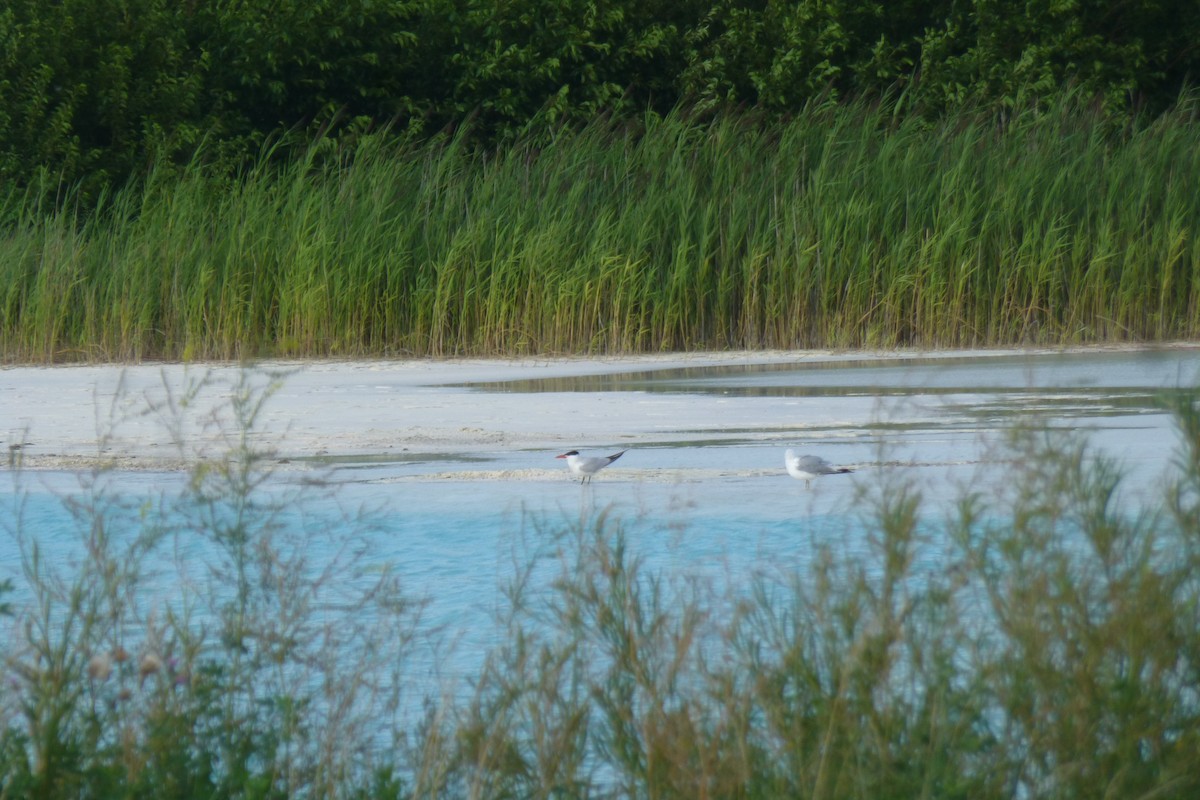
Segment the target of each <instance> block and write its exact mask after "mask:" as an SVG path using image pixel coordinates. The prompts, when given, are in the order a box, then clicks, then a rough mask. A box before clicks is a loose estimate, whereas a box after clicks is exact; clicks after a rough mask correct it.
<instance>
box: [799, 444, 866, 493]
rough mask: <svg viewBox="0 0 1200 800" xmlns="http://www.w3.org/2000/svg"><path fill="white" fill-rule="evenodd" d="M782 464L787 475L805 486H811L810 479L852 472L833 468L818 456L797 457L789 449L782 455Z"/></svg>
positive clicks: (841, 468) (842, 468)
mask: <svg viewBox="0 0 1200 800" xmlns="http://www.w3.org/2000/svg"><path fill="white" fill-rule="evenodd" d="M783 464H784V466H786V467H787V471H788V475H791V476H792V477H793V478H796V479H797V480H802V481H804V485H805V486H811V485H812V479H813V478H819V477H820V476H822V475H840V474H842V473H846V472H852V471H853V470H850V469H847V468H846V467H835V466H833V465H832V464H830V463H829V462H828V461H826V460H825V459H823V458H821V457H820V456H798V455H796V451H795V450H791V449H789V450H788V451H787V452H786V453H784V454H783Z"/></svg>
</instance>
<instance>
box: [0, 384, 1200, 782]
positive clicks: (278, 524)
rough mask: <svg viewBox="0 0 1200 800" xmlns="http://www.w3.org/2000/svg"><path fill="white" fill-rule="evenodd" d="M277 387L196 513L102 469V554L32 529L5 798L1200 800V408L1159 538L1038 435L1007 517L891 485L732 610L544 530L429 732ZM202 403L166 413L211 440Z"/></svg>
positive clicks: (2, 739)
mask: <svg viewBox="0 0 1200 800" xmlns="http://www.w3.org/2000/svg"><path fill="white" fill-rule="evenodd" d="M261 387H262V383H261V382H260V381H258V380H257V379H251V380H243V381H241V382H239V383H237V384H236V385H234V386H232V387H224V386H219V387H216V392H217V394H218V396H221V395H222V394H224V393H225V392H226V391H228V390H232V396H233V398H234V401H233V409H232V411H233V413H232V414H228V415H225V416H224V417H223V418H224V419H226V420H227V424H228V428H227V429H226V433H227V434H228V441H229V442H230V451H229V452H228V453H227V454H226V455H227V456H229V458H222V457H220V456H219V454H216V453H212V452H209V453H206V454H205V455H206V458H205V460H204V461H202V462H200V464H199V465H198V466H196V468H195V470H194V471H193V473H192V475H191V478H192V480H191V481H190V483H189V484H188V486H187V488H186V489H184V490H183V491H182V492H180V493H179V495H178V496H175V495H174V494H172V493H167V494H166V495H164V497H163V499H162V501H161V502H160V503H143V504H141V505H140V506H137V507H132V508H126V507H125V506H124V505H123V502H124V503H127V502H128V500H126V501H122V499H121V497H120V495H119V494H114V493H112V492H111V491H107V490H106V484H105V475H104V473H98V474H96V475H94V476H92V478H91V479H89V480H88V481H87V482H85V485H84V487H83V491H81V492H76V493H73V494H72V496H71V497H70V498H68V499H66V500H65V502H68V503H69V504H70V506H69V507H70V508H72V509H73V510H74V511H75V513H76V519H77V520H78V523H79V525H78V536H79V544H80V545H81V552H83V553H84V555H83V556H82V557H80V558H78V559H74V560H67V559H62V558H58V559H45V558H43V557H42V554H41V553H40V551H39V549H38V540H37V535H36V534H37V531H36V526H34V527H33V528H30V527H28V525H29V524H32V523H26V524H25V525H22V524H21V522H22V516H21V514H20V505H19V504H18V505H17V506H16V507H14V509H12V511H13V516H12V518H11V519H12V520H13V521H14V524H13V526H12V528H11V530H12V531H13V532H14V533H15V534H16V535H17V536H18V540H19V541H20V542H21V543H22V544H23V550H22V553H23V557H22V567H23V570H24V574H23V576H22V577H21V580H22V582H23V584H24V585H25V586H26V587H27V588H28V590H29V594H28V595H26V594H22V595H19V596H21V597H22V598H24V597H31V598H32V599H31V600H29V601H26V600H24V599H23V600H22V601H20V602H9V603H7V604H3V603H0V614H3V615H5V616H10V617H15V619H5V620H4V621H5V624H6V627H5V635H4V640H3V645H4V646H3V648H2V649H0V653H2V655H0V678H2V679H3V693H0V797H2V798H9V797H13V798H16V797H36V798H60V797H62V798H66V797H129V798H134V797H163V798H170V797H179V798H193V797H210V798H226V797H228V798H265V797H278V798H284V797H309V796H319V797H331V798H338V797H345V798H357V797H372V798H377V797H396V798H408V797H413V798H418V797H420V798H426V797H442V798H482V797H486V798H507V797H513V798H517V797H519V798H558V797H578V798H607V797H619V798H629V797H644V798H681V799H682V798H688V800H691V799H692V798H697V797H712V798H785V797H786V798H794V797H805V798H862V800H867V799H868V798H869V799H870V800H886V799H887V798H897V800H899V799H900V798H904V800H908V798H913V797H929V798H960V797H961V798H971V799H972V800H991V799H992V798H994V799H995V800H1008V799H1009V798H1012V797H1026V796H1028V797H1039V798H1083V797H1089V798H1090V797H1161V798H1179V799H1180V800H1182V799H1183V798H1192V797H1195V796H1197V793H1198V792H1200V695H1198V693H1197V686H1200V619H1198V617H1197V608H1200V581H1198V580H1197V575H1198V574H1200V572H1198V570H1200V405H1198V401H1197V398H1196V397H1183V398H1176V399H1173V400H1171V401H1170V402H1171V404H1172V405H1173V407H1174V411H1175V414H1176V419H1177V421H1178V425H1179V430H1180V436H1179V442H1180V444H1179V450H1178V452H1177V453H1175V454H1174V456H1173V460H1172V462H1171V469H1170V470H1169V471H1168V473H1167V474H1166V476H1165V477H1164V480H1163V481H1162V482H1161V484H1160V485H1161V487H1162V488H1161V491H1162V494H1161V497H1159V498H1157V500H1158V502H1154V501H1153V500H1151V501H1150V502H1147V503H1144V504H1142V505H1141V506H1140V507H1141V508H1143V509H1145V510H1144V511H1141V512H1138V513H1132V512H1130V511H1129V510H1128V509H1129V507H1128V506H1126V504H1125V499H1126V498H1125V495H1124V493H1125V491H1126V489H1125V486H1124V483H1123V480H1122V475H1121V470H1120V468H1119V466H1118V465H1117V463H1116V462H1115V461H1113V460H1112V459H1109V458H1107V457H1104V456H1101V455H1099V454H1097V453H1095V452H1093V451H1092V450H1091V448H1090V447H1089V444H1088V442H1087V440H1086V439H1084V438H1082V437H1081V436H1079V435H1077V434H1073V433H1068V432H1062V431H1053V430H1051V431H1046V430H1039V429H1037V428H1030V429H1024V430H1014V431H1013V436H1012V438H1011V441H1010V443H1009V444H1008V445H1007V450H1006V451H1005V452H1003V453H998V454H997V457H998V458H1002V459H1010V460H1011V463H1010V462H1009V461H1002V462H1001V464H1002V468H1003V469H1005V470H1006V471H1005V475H1004V478H1005V480H1004V481H1003V482H1001V483H1000V484H998V485H999V486H1000V487H1001V488H1000V489H999V490H991V491H988V492H987V493H986V494H985V493H973V492H971V491H970V490H969V489H967V490H964V491H963V494H962V495H961V497H960V500H959V502H958V503H957V505H956V506H955V507H954V509H953V510H952V511H951V512H950V513H949V514H948V515H947V516H946V517H945V518H941V517H940V516H939V515H938V514H936V513H935V512H932V511H930V510H929V509H927V508H926V507H925V505H924V503H923V501H922V497H921V493H920V487H919V486H916V485H913V484H911V483H908V482H906V481H905V480H901V479H899V478H897V477H896V476H894V475H892V474H890V473H888V472H886V471H881V473H880V475H881V478H880V480H879V482H878V483H877V484H876V485H874V486H871V487H869V488H868V489H867V490H866V493H865V494H864V495H863V496H862V497H860V498H858V499H857V502H856V503H855V507H856V508H858V509H861V514H862V522H863V524H864V525H865V531H866V532H867V536H866V542H867V546H866V548H865V549H860V548H854V549H853V552H848V551H846V550H845V549H844V548H842V547H841V546H840V543H836V542H834V543H830V544H829V545H827V546H825V547H822V548H820V549H819V551H818V552H817V554H816V558H814V560H813V562H812V564H811V565H810V566H809V567H806V568H802V569H798V570H792V569H770V568H764V570H763V571H761V572H758V573H756V574H749V575H741V576H736V578H737V579H736V580H733V581H730V587H729V588H728V589H716V588H714V584H713V583H711V582H708V581H705V580H702V579H700V578H698V577H696V576H694V575H689V574H688V573H687V571H686V570H679V571H674V570H662V571H655V570H651V569H649V568H647V567H646V565H645V563H643V561H642V560H641V558H640V557H639V555H638V553H637V548H636V546H635V545H634V542H635V538H634V537H633V536H631V535H630V529H629V525H631V524H633V523H634V522H635V521H630V520H620V519H614V518H612V517H611V516H609V515H607V514H606V513H604V512H601V513H600V514H598V515H593V516H590V517H588V518H585V519H583V520H581V521H580V523H579V524H577V525H570V524H568V525H547V524H544V523H543V524H540V525H538V526H535V527H533V528H531V530H530V531H529V532H528V537H527V539H526V540H525V541H526V543H527V544H526V545H525V547H524V549H523V550H520V551H519V552H518V553H517V554H516V555H517V558H516V560H515V563H516V564H517V569H516V572H515V575H514V576H513V578H512V580H511V581H510V582H509V583H508V584H507V585H506V586H505V587H504V599H505V602H503V603H502V604H501V606H502V611H501V612H500V617H499V622H500V624H502V625H503V626H504V630H505V635H504V636H503V637H502V641H500V643H499V644H497V645H496V646H495V647H494V649H493V650H492V651H491V652H490V653H488V654H487V661H486V664H485V666H484V667H483V669H482V670H481V672H480V673H479V674H478V675H475V676H472V683H471V686H472V687H473V693H472V694H471V695H470V696H463V695H462V694H461V693H458V694H456V693H453V692H447V693H446V695H445V696H444V697H437V696H431V697H429V698H428V703H427V714H426V715H425V716H424V717H423V718H421V719H418V720H415V721H414V720H406V719H404V718H403V715H401V714H398V712H397V710H398V708H399V705H398V700H399V696H400V694H402V693H403V692H404V691H406V690H410V689H411V687H412V686H414V685H416V679H415V676H414V674H413V673H412V672H411V671H410V670H411V669H413V667H412V662H410V661H409V660H408V658H409V656H410V654H411V653H412V652H413V648H414V647H415V646H416V644H417V643H420V642H429V641H430V639H431V637H436V633H435V632H431V631H427V630H425V629H424V628H422V627H421V625H420V623H419V618H418V617H417V616H416V612H417V611H418V610H419V609H418V607H416V606H413V605H412V604H410V603H409V602H408V601H407V600H406V598H405V597H404V596H403V593H401V592H399V591H398V589H399V587H398V586H397V585H396V583H395V580H394V578H393V577H392V576H390V575H388V574H387V571H386V570H380V569H371V568H369V567H370V564H371V563H372V561H371V560H370V555H369V552H368V551H365V550H363V549H362V546H363V545H365V544H366V542H367V540H366V539H360V538H359V537H358V536H357V535H353V534H352V533H348V530H349V531H353V530H354V529H353V527H351V528H349V529H347V528H345V527H339V528H338V529H337V531H336V532H333V531H327V530H322V529H321V527H320V526H313V525H309V524H299V523H298V522H297V517H296V513H297V510H298V509H299V510H302V509H303V508H304V507H305V504H306V501H307V500H311V499H312V497H313V492H314V491H316V487H315V486H304V487H302V488H300V489H298V490H296V494H295V496H291V495H289V494H288V493H287V492H284V493H282V494H281V493H280V492H279V491H278V490H277V488H272V483H271V481H270V467H269V464H270V463H271V462H270V459H269V458H267V454H266V453H263V452H260V451H258V450H256V449H255V446H254V445H253V444H252V443H253V442H255V441H257V439H256V438H255V437H254V436H251V435H247V434H249V433H250V432H251V431H252V429H253V426H254V423H255V420H256V418H257V416H258V414H259V413H260V409H261V408H262V407H263V405H262V403H263V401H264V400H265V399H266V398H267V396H268V395H269V391H270V389H267V390H266V394H264V390H263V389H262V388H261ZM206 388H207V387H205V386H203V385H201V384H197V385H196V386H195V387H194V388H193V389H192V390H189V391H188V392H186V393H185V394H184V395H183V396H179V397H171V396H169V395H168V396H166V397H164V398H161V399H159V400H155V401H152V402H154V403H155V413H156V415H157V416H158V417H159V418H160V419H163V420H165V421H166V422H165V424H168V426H169V425H170V424H171V422H170V421H171V420H179V421H182V420H186V419H187V418H188V415H189V414H201V413H203V412H202V411H200V410H199V409H201V408H202V407H203V403H198V402H194V401H196V399H197V398H198V397H200V396H201V395H200V393H201V392H202V391H203V390H205V389H206ZM1014 465H1015V466H1014ZM982 485H987V486H993V484H982ZM934 517H937V518H936V519H935V518H934ZM347 536H351V537H352V538H351V539H349V540H347V539H345V538H344V537H347ZM314 537H315V538H322V537H326V538H328V537H336V538H337V541H339V542H342V543H343V544H344V546H343V547H340V548H337V547H335V548H330V542H329V541H324V542H320V543H316V544H317V545H318V547H319V548H325V549H326V550H327V551H331V552H336V553H337V556H336V557H335V558H334V559H333V563H331V564H328V565H326V564H314V563H311V562H310V561H309V560H308V558H307V554H308V553H309V552H311V549H312V546H313V544H314V543H315V542H314ZM198 541H203V542H204V543H205V548H203V550H202V551H201V552H202V553H203V554H204V555H203V556H199V555H197V551H196V550H195V549H194V545H195V543H196V542H198ZM177 548H182V552H183V554H184V557H183V558H181V559H179V560H176V559H174V558H172V554H173V553H176V552H180V551H178V550H177ZM930 557H933V558H934V559H935V560H936V561H941V562H944V564H945V566H946V568H945V569H937V570H930V568H929V558H930ZM923 562H924V566H922V563H923ZM152 565H156V566H152ZM364 567H366V568H365V569H364ZM172 568H174V569H178V570H179V573H180V574H179V576H175V575H174V573H172V572H171V569H172ZM176 577H178V580H176V579H175V578H176ZM185 578H190V580H189V579H185ZM164 586H169V587H172V591H168V592H164V591H163V590H162V587H164ZM13 588H14V587H13V586H11V585H7V586H6V585H0V595H2V594H3V593H5V592H12V591H13ZM147 598H153V599H154V601H153V602H147ZM0 599H7V600H11V599H12V598H4V597H0ZM11 623H17V624H11ZM450 634H451V635H452V634H453V632H450ZM433 647H434V649H436V644H435V645H433ZM416 669H418V671H421V672H423V670H424V668H423V667H417V668H416Z"/></svg>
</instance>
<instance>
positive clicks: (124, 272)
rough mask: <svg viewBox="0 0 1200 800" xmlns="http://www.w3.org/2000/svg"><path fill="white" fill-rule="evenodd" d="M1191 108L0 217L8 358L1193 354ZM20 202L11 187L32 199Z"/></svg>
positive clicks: (808, 120) (752, 139) (1067, 115)
mask: <svg viewBox="0 0 1200 800" xmlns="http://www.w3.org/2000/svg"><path fill="white" fill-rule="evenodd" d="M1196 123H1197V120H1196V104H1195V98H1194V97H1190V96H1189V97H1185V98H1183V99H1181V101H1180V102H1179V104H1178V105H1177V106H1176V107H1175V108H1174V109H1173V110H1172V111H1171V112H1169V113H1167V114H1165V115H1163V116H1161V117H1159V118H1157V119H1155V120H1153V121H1150V122H1147V123H1145V124H1143V125H1141V126H1138V127H1129V128H1126V129H1122V130H1113V129H1112V128H1111V125H1110V123H1109V122H1108V121H1107V120H1106V119H1105V118H1104V117H1103V116H1102V115H1101V114H1100V113H1099V112H1097V111H1095V110H1094V109H1093V108H1090V107H1088V106H1087V105H1086V104H1085V103H1082V102H1080V101H1079V100H1078V99H1077V98H1074V97H1071V96H1066V97H1064V98H1063V100H1062V102H1061V103H1060V105H1058V106H1056V107H1051V108H1050V109H1048V110H1042V111H1038V112H1034V111H1029V112H1026V113H1017V114H1015V115H1014V116H1013V117H1011V118H1009V119H1007V120H1004V121H1003V122H998V121H996V120H994V119H991V118H987V117H983V116H972V115H970V114H960V115H958V116H955V117H951V118H947V119H943V120H940V121H934V122H930V121H928V120H924V119H922V118H920V117H917V116H903V115H896V114H894V113H893V110H892V109H890V108H889V107H886V106H878V105H871V104H866V103H859V104H847V105H839V106H830V107H816V108H813V109H811V110H809V111H807V112H806V113H804V114H801V115H798V116H797V117H796V118H794V119H792V120H790V121H787V122H779V123H762V122H761V121H758V120H756V119H755V118H753V117H752V116H751V115H741V116H738V115H733V114H730V115H725V116H720V117H717V118H714V119H711V120H704V121H701V120H692V119H688V118H686V117H684V116H683V115H674V116H670V117H667V118H664V119H648V120H647V121H646V122H645V124H644V125H643V126H642V127H640V128H639V129H637V130H627V129H626V128H623V127H616V128H614V127H612V126H609V125H606V124H604V123H599V122H598V123H597V124H595V125H594V126H592V127H589V128H586V129H584V130H582V131H578V132H564V133H563V134H562V135H561V136H559V137H558V138H557V139H555V140H553V141H550V142H548V143H541V144H538V145H536V146H535V145H533V144H527V145H517V146H514V147H512V148H511V149H507V150H504V151H501V152H496V153H486V154H480V153H476V152H471V151H469V150H468V149H467V148H466V147H465V145H463V144H462V143H461V142H460V141H458V140H454V139H451V140H445V141H440V142H437V143H404V142H402V141H398V140H397V139H395V138H393V137H389V136H387V135H386V134H381V135H379V136H377V137H374V138H370V139H366V140H364V141H362V142H361V143H360V144H359V145H358V147H357V149H355V150H354V151H352V152H333V148H332V147H331V146H329V145H328V143H322V142H318V143H316V144H315V145H314V147H313V149H312V151H311V152H310V153H309V154H308V155H307V156H306V157H304V158H301V159H298V160H296V161H293V162H289V163H285V164H282V165H275V164H273V163H272V162H271V161H270V159H269V158H267V157H264V161H263V163H262V164H261V165H260V166H258V167H256V168H254V169H252V170H250V171H248V172H247V173H246V174H244V175H241V176H238V177H236V178H234V179H229V178H222V177H218V176H215V175H212V174H210V173H209V172H208V171H207V170H206V169H205V168H204V167H203V166H201V164H200V162H197V163H196V164H193V165H191V166H189V167H186V168H182V169H179V170H166V169H162V170H154V171H152V172H151V174H150V175H149V176H148V177H147V178H146V179H145V180H144V181H143V182H141V183H139V184H138V185H137V186H136V187H131V188H128V189H126V190H125V191H123V192H119V193H116V194H114V195H112V196H111V197H109V198H108V199H107V201H106V202H104V203H103V204H102V206H101V208H100V210H99V211H98V212H94V213H88V214H76V213H72V212H70V211H54V210H49V209H45V208H42V207H40V206H38V205H37V204H36V203H35V202H34V201H33V200H26V199H24V198H23V197H22V196H20V195H16V194H14V195H11V196H9V197H8V198H7V199H6V200H4V202H3V203H0V220H3V227H2V228H0V286H3V287H4V288H3V290H2V293H0V308H2V309H3V315H2V320H0V351H2V352H3V357H4V358H5V359H6V360H8V361H47V362H48V361H64V360H75V359H97V360H126V359H143V358H167V359H185V360H190V359H208V358H235V357H249V356H319V357H323V356H368V355H435V356H454V355H465V354H472V355H501V354H521V353H541V354H555V353H561V354H566V353H600V352H603V353H630V352H644V351H664V350H670V351H678V350H700V349H727V348H751V349H754V348H794V347H837V348H843V347H893V346H922V347H943V346H966V347H970V346H984V345H1005V344H1023V343H1042V344H1059V343H1082V342H1108V341H1156V340H1170V339H1187V338H1195V337H1196V336H1197V335H1200V305H1198V302H1197V301H1198V299H1200V279H1198V277H1197V273H1196V268H1197V265H1198V264H1200V237H1197V236H1196V229H1197V223H1198V222H1200V193H1198V192H1196V191H1195V186H1196V185H1198V184H1200V125H1197V124H1196ZM44 194H45V193H44V192H40V191H38V192H31V193H30V194H29V195H28V197H31V198H32V197H42V196H44Z"/></svg>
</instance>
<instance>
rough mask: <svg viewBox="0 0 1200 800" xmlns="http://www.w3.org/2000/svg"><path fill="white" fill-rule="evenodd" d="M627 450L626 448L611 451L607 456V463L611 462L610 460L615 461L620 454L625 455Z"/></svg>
mask: <svg viewBox="0 0 1200 800" xmlns="http://www.w3.org/2000/svg"><path fill="white" fill-rule="evenodd" d="M628 452H629V451H628V450H622V451H621V452H619V453H613V454H612V455H611V456H609V457H608V463H610V464H611V463H612V462H614V461H616V460H617V459H618V458H620V457H621V456H623V455H625V454H626V453H628Z"/></svg>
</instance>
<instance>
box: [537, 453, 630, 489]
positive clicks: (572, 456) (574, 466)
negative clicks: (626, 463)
mask: <svg viewBox="0 0 1200 800" xmlns="http://www.w3.org/2000/svg"><path fill="white" fill-rule="evenodd" d="M626 452H628V451H626V450H622V451H621V452H619V453H613V454H612V455H611V456H581V455H579V451H578V450H568V451H567V452H565V453H563V454H562V455H560V456H555V458H565V459H566V460H567V469H569V470H570V471H571V474H572V475H579V476H581V478H580V481H579V482H580V483H591V482H592V476H593V475H595V474H596V473H597V472H599V471H600V470H602V469H604V468H605V467H607V466H608V465H609V464H611V463H612V462H614V461H616V460H617V459H618V458H620V457H621V456H623V455H624V454H625V453H626Z"/></svg>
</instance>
